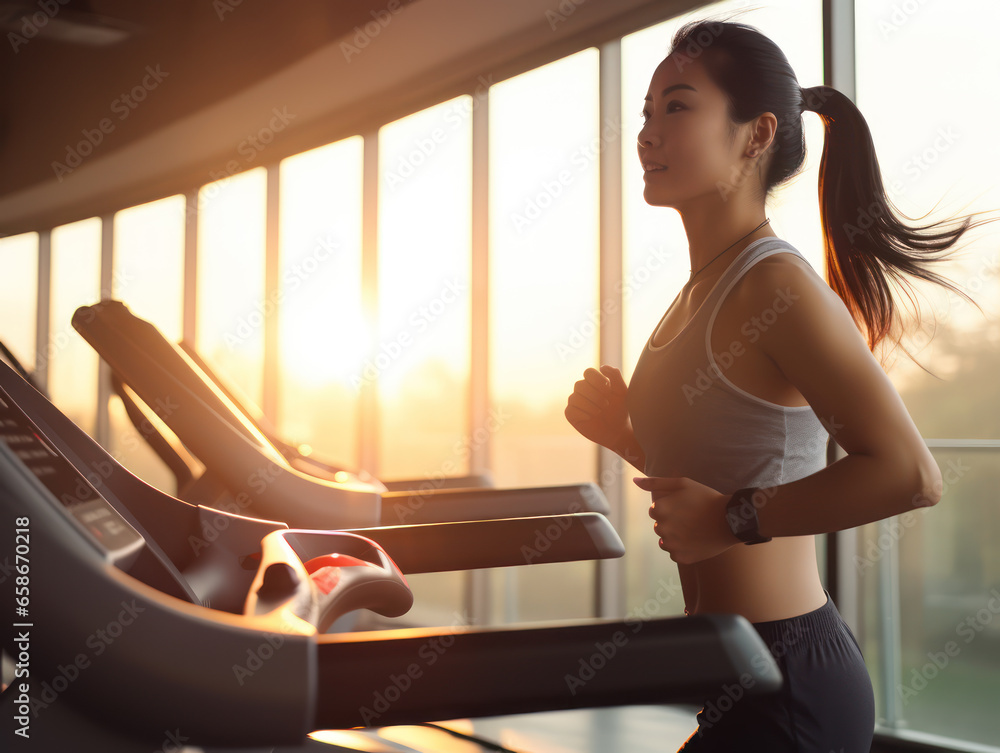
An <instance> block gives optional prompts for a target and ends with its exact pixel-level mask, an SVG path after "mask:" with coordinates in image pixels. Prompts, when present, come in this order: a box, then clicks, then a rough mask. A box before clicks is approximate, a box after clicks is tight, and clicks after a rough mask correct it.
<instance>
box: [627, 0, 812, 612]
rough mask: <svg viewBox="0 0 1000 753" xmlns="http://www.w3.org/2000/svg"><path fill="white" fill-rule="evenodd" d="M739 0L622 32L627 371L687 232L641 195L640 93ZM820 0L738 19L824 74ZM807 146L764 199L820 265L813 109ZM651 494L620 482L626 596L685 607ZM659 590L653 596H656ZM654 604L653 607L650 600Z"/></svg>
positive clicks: (684, 258)
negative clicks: (682, 42) (685, 39)
mask: <svg viewBox="0 0 1000 753" xmlns="http://www.w3.org/2000/svg"><path fill="white" fill-rule="evenodd" d="M745 5H746V4H745V3H743V2H724V3H716V4H714V5H710V6H707V7H705V8H699V9H698V11H696V12H695V13H693V14H690V15H685V16H680V17H678V18H676V19H673V20H670V21H667V22H665V23H662V24H658V25H656V26H652V27H650V28H648V29H644V30H642V31H639V32H636V33H634V34H630V35H629V36H627V37H624V38H623V39H622V112H623V129H622V130H623V138H622V149H623V162H624V168H623V177H622V181H623V192H624V199H623V205H624V212H623V224H624V235H625V258H624V279H623V280H622V296H623V306H624V322H625V369H624V371H625V379H626V381H628V380H629V379H630V377H631V373H632V369H633V368H634V366H635V363H636V361H637V360H638V358H639V354H640V353H641V352H642V349H643V348H644V347H645V346H646V341H647V340H648V338H649V336H650V334H651V333H652V331H653V329H654V328H655V327H656V325H657V323H658V322H659V321H660V318H661V317H662V316H663V313H664V311H665V310H666V308H667V306H668V305H669V304H670V301H672V300H673V299H674V297H675V296H676V295H677V293H678V292H679V291H680V289H681V287H682V286H683V284H684V283H685V282H686V281H687V279H688V276H689V274H690V257H689V256H688V248H687V238H686V236H685V234H684V228H683V225H682V224H681V221H680V215H679V214H678V213H677V212H676V211H675V210H673V209H669V208H663V207H652V206H649V205H648V204H646V202H645V200H644V199H643V196H642V192H643V178H642V169H641V166H640V164H639V159H638V156H637V154H636V141H635V135H636V134H637V133H638V131H639V129H640V128H641V126H642V117H641V112H642V108H643V98H644V97H645V96H646V91H647V89H648V87H649V80H650V77H651V76H652V74H653V70H654V69H655V68H656V66H657V65H658V64H659V63H660V61H661V60H663V58H664V56H665V55H666V53H667V51H668V50H669V47H670V40H671V38H672V37H673V34H674V32H675V31H676V30H677V29H678V28H679V27H680V26H682V25H683V24H684V23H687V22H688V21H690V20H692V19H696V18H697V19H700V18H704V17H709V16H711V17H721V16H726V15H727V14H729V13H731V12H733V11H736V10H739V9H742V8H743V7H745ZM821 11H822V4H821V3H820V2H818V0H817V1H814V2H805V3H803V2H793V1H792V0H786V1H785V2H777V3H769V4H768V7H767V8H761V9H755V10H751V11H748V12H745V13H741V14H740V15H739V16H738V17H736V18H734V19H733V20H734V21H738V22H740V23H746V24H749V25H751V26H754V27H756V28H758V29H760V30H761V31H762V32H763V33H764V34H766V35H768V36H769V37H770V38H771V39H773V40H774V41H775V43H776V44H778V45H779V46H780V47H781V48H782V50H783V51H784V52H785V55H786V56H787V57H788V60H789V62H790V63H791V65H792V68H793V69H794V70H795V73H796V76H797V77H798V79H799V83H800V85H802V86H803V87H808V86H814V85H816V84H820V83H822V82H823V51H822V45H821V44H820V42H821V40H822V38H823V31H822V18H821ZM805 129H806V141H807V144H808V153H807V157H806V164H805V166H804V168H803V173H802V174H801V175H800V176H799V177H797V178H795V179H794V180H793V181H792V182H791V183H790V184H786V185H785V186H782V187H781V188H780V189H778V190H777V191H776V192H775V193H774V194H773V196H772V198H771V201H770V203H769V206H768V207H767V212H768V217H769V218H770V219H771V226H772V228H774V230H775V233H776V234H777V235H778V236H779V237H781V238H784V239H785V240H787V241H789V242H790V243H792V244H793V245H794V246H795V247H796V248H797V249H798V250H799V251H801V252H802V253H803V255H804V256H805V257H806V258H807V259H808V260H809V262H810V263H811V264H812V265H813V268H814V269H816V270H817V272H820V273H821V274H822V270H823V261H822V242H821V237H820V235H819V227H820V224H819V205H818V203H817V201H816V186H817V183H816V181H817V171H818V166H819V157H820V155H821V154H822V139H823V131H822V126H821V125H820V123H819V121H818V118H807V119H806V120H805ZM648 507H649V495H648V494H646V493H644V492H642V491H641V490H639V489H637V488H636V487H635V485H634V484H626V524H625V536H626V542H625V543H626V554H625V569H626V605H627V608H628V609H629V610H632V609H639V610H641V611H642V613H643V614H644V615H645V616H648V617H664V616H672V615H679V614H682V613H683V611H684V599H683V595H682V594H681V592H680V578H679V576H678V573H677V566H676V564H675V563H674V562H673V560H671V559H670V558H669V557H668V556H666V554H665V553H664V552H663V551H662V550H660V549H659V547H658V546H657V537H656V535H655V534H654V533H653V531H652V524H651V521H650V520H649V516H648ZM658 594H659V596H658ZM653 607H655V610H656V611H655V613H650V609H651V608H653Z"/></svg>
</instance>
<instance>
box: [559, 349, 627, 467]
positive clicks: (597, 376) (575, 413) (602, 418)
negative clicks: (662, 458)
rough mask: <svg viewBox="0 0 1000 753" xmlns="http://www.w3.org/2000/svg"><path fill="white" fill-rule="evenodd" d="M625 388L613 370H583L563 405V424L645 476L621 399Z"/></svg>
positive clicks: (619, 376)
mask: <svg viewBox="0 0 1000 753" xmlns="http://www.w3.org/2000/svg"><path fill="white" fill-rule="evenodd" d="M627 394H628V386H627V385H626V384H625V380H624V379H623V378H622V374H621V372H620V371H619V370H618V369H616V368H615V367H614V366H607V365H605V366H601V368H600V370H597V369H587V370H586V371H584V372H583V379H581V380H580V381H579V382H577V383H576V384H575V385H574V386H573V393H572V394H571V395H570V396H569V399H568V400H567V401H566V410H565V415H566V420H567V421H569V423H570V425H571V426H572V427H573V428H574V429H576V430H577V431H578V432H580V433H581V434H582V435H583V436H585V437H586V438H587V439H589V440H590V441H591V442H596V443H597V444H599V445H601V446H602V447H607V448H608V449H609V450H611V451H612V452H615V453H617V454H618V455H620V456H621V457H622V458H624V459H625V460H627V461H628V462H629V463H631V464H632V465H633V466H635V468H637V469H638V470H639V471H641V472H643V473H645V470H644V469H645V464H646V456H645V453H644V452H643V451H642V447H640V446H639V443H638V442H637V441H636V438H635V433H634V432H633V431H632V422H631V421H629V417H628V409H627V408H626V406H625V397H626V395H627Z"/></svg>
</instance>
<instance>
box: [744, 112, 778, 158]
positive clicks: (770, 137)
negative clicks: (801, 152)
mask: <svg viewBox="0 0 1000 753" xmlns="http://www.w3.org/2000/svg"><path fill="white" fill-rule="evenodd" d="M777 130H778V119H777V118H776V117H774V114H773V113H770V112H765V113H762V114H760V115H758V116H757V121H756V122H755V123H754V126H753V131H752V133H751V137H750V143H749V144H748V149H747V156H748V157H750V158H751V159H752V158H754V157H756V156H757V155H758V154H760V153H761V152H762V151H766V150H767V149H770V148H772V146H773V145H774V136H775V133H776V132H777Z"/></svg>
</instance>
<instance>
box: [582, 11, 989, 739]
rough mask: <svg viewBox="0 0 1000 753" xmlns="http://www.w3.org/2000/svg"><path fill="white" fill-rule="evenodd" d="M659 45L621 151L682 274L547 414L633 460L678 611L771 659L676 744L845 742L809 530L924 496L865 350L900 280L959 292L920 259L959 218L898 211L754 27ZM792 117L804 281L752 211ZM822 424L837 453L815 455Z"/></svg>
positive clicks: (844, 121) (835, 622)
mask: <svg viewBox="0 0 1000 753" xmlns="http://www.w3.org/2000/svg"><path fill="white" fill-rule="evenodd" d="M671 49H672V51H671V53H670V54H669V55H668V56H667V57H666V59H664V60H663V61H662V62H661V63H660V64H659V66H658V67H657V68H656V70H655V71H654V73H653V77H652V81H651V82H650V85H649V92H648V94H647V95H646V100H645V108H644V110H643V116H644V125H643V127H642V129H641V130H640V132H639V137H638V151H639V160H640V162H641V163H642V167H643V171H644V181H645V190H644V194H643V195H644V198H645V200H646V202H647V203H649V204H651V205H655V206H663V207H673V208H674V209H676V210H677V211H678V212H679V213H680V216H681V219H682V221H683V224H684V230H685V233H686V235H687V240H688V245H689V252H690V257H691V276H690V278H689V280H688V281H687V283H686V284H685V285H684V287H683V288H682V290H681V291H680V293H679V294H678V295H677V297H676V298H675V300H674V301H673V302H672V304H671V305H670V307H669V308H668V309H667V311H666V313H665V314H664V316H663V318H662V320H661V321H660V322H659V324H658V325H657V327H656V328H655V330H654V331H653V333H652V335H651V336H650V338H649V340H648V342H647V344H646V347H645V349H644V350H643V352H642V355H641V356H640V357H639V360H638V363H637V364H636V365H635V369H634V372H633V375H632V379H631V381H630V383H629V384H628V385H627V386H626V384H625V381H624V379H623V377H622V375H621V372H619V371H618V369H616V368H613V367H611V366H607V365H605V366H602V367H601V368H600V370H597V369H587V370H586V372H585V373H584V378H583V379H582V380H581V381H579V382H577V383H576V385H575V389H574V391H573V393H572V394H571V395H570V397H569V400H568V404H567V407H566V418H567V420H568V421H569V422H570V423H571V424H572V425H573V426H574V427H575V428H576V429H577V430H578V431H579V432H580V433H581V434H583V436H585V437H587V438H588V439H590V440H592V441H594V442H596V443H598V444H600V445H603V446H604V447H607V448H609V449H611V450H612V451H614V452H616V453H618V454H619V455H621V456H622V457H623V458H624V459H625V460H627V461H628V462H630V463H631V464H632V465H634V466H635V467H636V468H638V469H639V470H640V471H642V472H643V473H644V474H646V477H645V478H637V479H635V482H636V484H637V485H638V486H639V487H640V488H642V489H644V490H646V491H649V492H651V495H652V506H651V508H650V513H649V514H650V517H652V518H653V520H654V521H655V523H654V525H653V530H654V531H655V533H656V534H657V535H658V536H659V546H660V548H661V549H663V550H664V551H666V552H668V553H669V555H670V558H671V559H672V560H674V561H675V562H676V563H677V567H678V570H679V572H680V578H681V583H682V586H683V592H684V601H685V606H686V608H685V612H686V613H688V614H697V613H701V612H716V613H718V612H726V613H736V614H741V615H743V616H744V617H746V618H747V620H749V621H750V622H751V623H752V624H753V625H754V627H755V628H756V629H757V631H758V632H759V633H760V635H761V636H762V638H763V639H764V642H765V644H766V645H767V646H768V647H769V649H770V650H771V653H772V655H773V656H774V657H775V659H776V661H777V663H778V666H779V668H780V670H781V672H782V676H783V678H784V683H783V686H782V688H781V690H780V691H779V692H778V693H775V694H770V695H760V696H747V695H746V694H744V693H742V692H734V691H733V690H732V689H730V690H729V693H728V695H727V694H726V693H723V692H722V691H720V693H719V694H718V695H717V696H716V697H713V698H706V699H705V700H704V704H703V708H702V709H701V711H700V712H699V713H698V717H697V720H698V729H697V730H696V731H695V732H694V733H693V734H692V735H691V737H690V738H689V739H688V740H687V742H686V743H685V745H684V746H683V747H682V749H681V750H682V751H684V752H685V753H693V752H695V751H726V752H727V753H735V752H736V751H768V752H769V753H779V752H781V751H815V752H816V753H831V752H832V753H867V752H868V750H869V747H870V745H871V742H872V737H873V732H874V724H875V712H874V696H873V693H872V685H871V681H870V678H869V675H868V672H867V669H866V667H865V663H864V658H863V656H862V653H861V649H860V647H859V646H858V643H857V641H856V640H855V637H854V635H853V634H852V633H851V630H850V628H849V627H848V626H847V624H846V623H845V622H844V621H843V619H842V618H841V616H840V613H839V612H838V611H837V608H836V606H835V605H834V603H833V601H832V600H831V598H830V595H829V593H828V592H827V591H826V590H825V589H824V588H823V586H822V583H821V581H820V577H819V572H818V569H817V563H816V549H815V536H816V534H822V533H827V532H831V531H841V530H844V529H848V528H853V527H855V526H860V525H864V524H866V523H870V522H872V521H876V520H881V519H883V518H888V517H891V516H894V515H899V514H901V513H904V512H906V511H908V510H912V509H913V508H915V507H926V506H931V505H934V504H935V503H937V501H938V500H939V499H940V496H941V492H942V479H941V473H940V470H939V468H938V466H937V464H936V462H935V460H934V458H933V456H932V455H931V453H930V451H929V450H928V448H927V446H926V444H925V443H924V441H923V439H922V438H921V436H920V433H919V432H918V431H917V429H916V427H915V426H914V424H913V421H912V420H911V418H910V416H909V414H908V413H907V410H906V407H905V406H904V404H903V401H902V400H901V399H900V397H899V395H898V394H897V392H896V390H895V389H894V387H893V385H892V383H891V382H890V381H889V379H888V377H887V376H886V374H885V372H884V371H883V368H882V366H881V365H880V364H879V362H878V361H876V359H875V357H874V356H873V351H874V350H875V348H876V347H877V346H878V345H879V343H881V342H882V340H884V339H885V338H886V337H889V338H890V339H889V341H888V342H892V341H893V340H895V342H896V344H897V345H898V344H899V339H900V338H901V335H899V334H898V327H897V325H898V323H899V321H898V320H899V316H898V311H897V308H896V306H895V304H894V302H893V299H892V296H891V291H890V287H889V283H890V280H892V281H896V282H898V281H899V280H900V279H901V278H900V273H905V274H908V275H912V276H915V277H919V278H921V279H923V280H928V281H932V282H935V283H938V284H941V285H945V286H946V287H948V288H949V289H951V290H954V291H955V292H957V293H959V294H960V295H962V296H964V297H966V298H968V296H966V295H965V293H963V292H962V291H961V290H958V289H957V288H955V287H954V286H953V285H952V284H951V283H950V282H948V281H947V280H945V279H944V278H942V277H941V276H939V275H938V274H936V273H934V272H932V271H930V270H928V269H927V268H926V267H927V265H928V262H932V261H937V260H940V259H942V258H944V252H946V251H947V250H948V249H950V248H951V247H952V246H954V245H955V243H956V242H957V241H958V240H959V238H960V237H961V236H962V235H963V234H964V233H965V231H966V230H967V229H968V228H969V227H970V226H971V223H970V218H968V217H966V218H964V219H963V221H962V222H960V223H958V225H957V227H953V228H951V229H942V228H941V227H940V225H941V223H933V224H930V225H927V226H924V227H910V226H907V225H906V224H904V223H903V222H901V221H900V220H899V219H898V218H897V217H896V215H895V214H894V212H893V211H892V210H891V209H890V204H889V201H888V199H887V197H886V195H885V190H884V188H883V184H882V178H881V173H880V171H879V168H878V162H877V160H876V156H875V151H874V146H873V144H872V140H871V135H870V133H869V130H868V127H867V125H866V123H865V120H864V118H863V116H862V115H861V113H860V112H859V111H858V109H857V108H856V107H855V106H854V105H853V104H852V103H851V101H850V100H849V99H848V98H847V97H846V96H845V95H843V94H842V93H840V92H838V91H836V90H834V89H832V88H830V87H826V86H817V87H812V88H810V89H805V90H803V89H801V88H800V87H799V84H798V81H797V80H796V77H795V73H794V72H793V71H792V69H791V67H790V66H789V63H788V61H787V59H786V58H785V56H784V54H783V53H782V52H781V50H780V49H779V48H778V47H777V46H776V45H775V44H774V43H773V42H772V41H771V40H770V39H768V38H767V37H765V36H764V35H762V34H761V33H760V32H758V31H757V30H756V29H754V28H752V27H749V26H746V25H743V24H737V23H728V22H711V21H700V22H696V23H691V24H688V25H686V26H684V27H683V28H681V29H680V30H679V31H678V32H677V34H676V35H675V36H674V39H673V40H672V48H671ZM806 110H809V111H811V112H815V113H817V114H818V115H819V117H820V118H821V119H822V121H823V124H824V127H825V146H824V149H823V157H822V161H821V164H820V178H819V181H820V182H819V185H820V189H819V193H820V209H821V217H822V222H823V233H824V239H825V246H826V267H827V270H826V276H827V280H826V281H824V280H823V278H821V277H820V276H819V275H818V274H816V272H815V271H814V270H813V268H812V267H811V266H810V264H809V263H808V262H807V261H806V259H805V258H804V257H803V256H802V255H801V254H800V253H799V252H798V251H797V250H796V249H795V248H794V247H793V246H792V245H791V244H789V243H788V242H787V241H784V240H782V239H780V238H778V237H776V236H775V235H774V232H773V230H772V228H771V227H770V225H769V223H768V218H767V217H766V215H765V201H766V199H767V197H768V196H769V194H770V192H771V191H772V190H773V189H774V188H775V187H776V186H778V185H779V184H781V183H783V182H784V181H786V180H787V179H789V178H790V177H792V176H793V175H795V174H797V173H798V172H799V170H800V168H801V166H802V164H803V161H804V158H805V140H804V138H803V130H802V114H803V112H804V111H806ZM975 224H979V223H978V222H977V223H975ZM830 437H832V438H833V439H834V440H835V441H836V443H837V444H838V445H840V447H842V448H843V449H844V450H845V451H846V452H847V457H845V458H842V459H840V460H838V461H837V462H835V463H833V464H831V465H829V466H827V464H826V448H827V440H828V439H829V438H830Z"/></svg>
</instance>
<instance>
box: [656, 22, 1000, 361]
mask: <svg viewBox="0 0 1000 753" xmlns="http://www.w3.org/2000/svg"><path fill="white" fill-rule="evenodd" d="M671 48H672V49H671V52H670V55H671V56H673V59H674V61H675V62H676V63H677V65H678V66H683V65H685V64H687V63H688V62H690V61H693V60H695V59H698V60H699V61H700V62H701V63H702V64H703V65H704V66H705V69H706V71H707V72H708V74H709V76H710V77H711V78H712V80H713V82H714V83H715V84H716V85H717V86H718V87H719V88H720V89H721V90H722V91H723V92H724V93H725V95H726V96H727V98H728V100H729V115H730V118H731V120H732V121H733V123H734V124H742V123H747V122H749V121H751V120H753V119H754V118H756V117H757V116H758V115H761V114H763V113H765V112H770V113H772V114H773V115H774V116H775V117H776V118H777V121H778V130H777V134H776V136H775V138H774V140H773V142H772V144H771V145H770V147H769V152H770V155H771V157H770V160H771V161H770V164H769V166H768V170H767V174H766V176H765V177H764V196H765V197H766V196H767V195H768V194H769V193H770V191H771V189H772V188H774V187H775V186H778V185H780V184H782V183H784V182H786V181H787V180H788V179H790V178H791V177H793V176H795V175H797V174H798V173H799V172H801V169H802V165H803V163H804V161H805V155H806V144H805V137H804V133H803V126H802V113H803V112H804V111H805V110H810V111H812V112H815V113H817V114H818V115H819V117H820V118H821V119H822V121H823V126H824V130H825V137H824V144H823V156H822V159H821V161H820V167H819V203H820V216H821V218H822V223H823V237H824V242H825V246H826V252H825V261H826V277H827V282H828V283H829V285H830V287H831V288H833V290H835V291H836V292H837V294H838V295H839V296H840V297H841V299H842V300H843V301H844V303H845V304H846V305H847V308H848V310H849V311H850V313H851V315H852V317H853V318H854V321H855V322H856V323H857V325H858V328H859V329H860V330H861V331H862V333H863V334H864V335H865V337H866V339H867V342H868V347H869V348H870V349H871V350H872V351H874V350H875V348H876V347H877V346H878V345H879V344H880V343H881V342H882V341H883V340H884V339H885V338H886V337H889V338H890V340H892V341H894V344H895V345H897V346H900V340H901V338H902V334H903V332H902V327H901V323H900V317H899V311H898V307H897V305H896V302H895V301H894V300H893V296H892V285H891V284H890V283H891V282H894V283H896V284H898V285H900V286H901V287H902V288H903V290H904V292H906V294H907V296H908V297H909V299H910V300H911V302H912V301H913V295H912V287H911V285H910V283H909V281H908V280H906V278H905V276H906V275H909V276H912V277H916V278H919V279H921V280H926V281H929V282H933V283H936V284H939V285H943V286H944V287H946V288H948V289H950V290H952V291H954V292H956V293H958V294H959V295H960V296H962V297H963V298H965V299H966V300H968V301H969V302H970V303H972V304H973V305H975V306H976V307H977V308H979V306H978V304H976V303H975V301H973V300H972V299H971V298H970V297H969V296H968V295H967V294H966V293H965V292H964V291H963V290H961V289H960V288H958V287H957V286H955V285H954V284H953V283H952V282H950V281H949V280H947V279H945V278H944V277H942V276H941V275H939V274H938V273H936V272H934V271H932V270H931V269H929V268H928V267H929V266H930V264H931V263H933V262H939V261H942V260H944V259H945V258H947V257H948V256H950V254H946V253H945V252H947V251H948V249H950V248H952V246H954V245H955V244H956V243H957V241H958V240H959V238H961V237H962V235H963V234H964V233H965V232H966V231H967V230H968V229H969V228H970V227H973V226H975V225H979V224H982V223H984V222H989V221H992V220H989V219H986V220H977V221H973V220H972V218H971V217H968V216H967V217H963V218H957V219H954V220H948V221H939V222H934V223H930V224H928V225H924V226H910V225H908V224H906V223H904V222H903V221H902V220H901V219H899V216H900V215H901V213H900V212H899V211H898V209H895V207H894V206H893V205H892V203H891V201H890V200H889V198H888V197H887V196H886V193H885V188H884V185H883V182H882V174H881V171H880V170H879V164H878V159H877V158H876V156H875V145H874V144H873V142H872V137H871V133H870V131H869V129H868V124H867V123H866V122H865V118H864V116H863V115H862V114H861V112H860V111H859V110H858V108H857V107H855V105H854V103H853V102H851V100H850V99H849V98H848V97H847V96H845V95H844V94H843V93H842V92H839V91H837V90H836V89H833V88H832V87H829V86H815V87H811V88H808V89H804V90H803V89H802V88H801V87H800V86H799V82H798V79H797V78H796V76H795V73H794V71H793V70H792V67H791V65H789V63H788V60H787V58H786V57H785V55H784V53H783V52H782V51H781V49H780V48H779V47H778V46H777V45H776V44H775V43H774V42H773V41H771V40H770V39H768V38H767V37H766V36H764V35H763V34H762V33H760V32H759V31H758V30H757V29H755V28H753V27H751V26H747V25H745V24H740V23H735V22H730V21H710V20H701V21H692V22H690V23H688V24H685V25H684V26H682V27H681V28H680V29H679V30H678V31H677V32H676V34H675V35H674V37H673V40H672V44H671ZM734 128H735V126H734ZM902 216H904V217H905V215H902ZM906 219H912V218H906ZM946 223H957V224H955V225H954V226H952V227H950V228H947V229H946V228H945V227H942V226H943V225H945V224H946ZM980 311H982V309H980ZM904 351H905V348H904ZM907 353H908V352H907ZM911 357H912V356H911ZM921 368H923V367H921Z"/></svg>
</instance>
